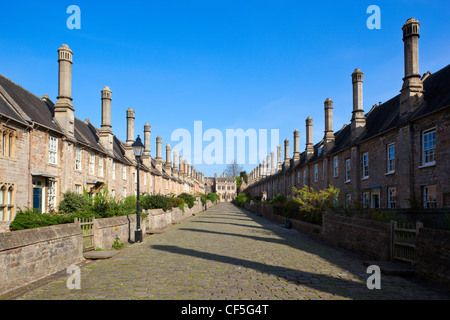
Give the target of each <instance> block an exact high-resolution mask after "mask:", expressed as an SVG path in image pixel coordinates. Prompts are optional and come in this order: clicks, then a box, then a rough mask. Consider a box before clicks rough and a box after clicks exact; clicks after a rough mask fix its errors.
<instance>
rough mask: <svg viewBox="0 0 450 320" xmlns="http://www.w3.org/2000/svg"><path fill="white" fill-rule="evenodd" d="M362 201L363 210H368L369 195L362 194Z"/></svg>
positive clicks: (366, 193)
mask: <svg viewBox="0 0 450 320" xmlns="http://www.w3.org/2000/svg"><path fill="white" fill-rule="evenodd" d="M362 201H363V208H364V209H368V208H369V193H368V192H363V197H362Z"/></svg>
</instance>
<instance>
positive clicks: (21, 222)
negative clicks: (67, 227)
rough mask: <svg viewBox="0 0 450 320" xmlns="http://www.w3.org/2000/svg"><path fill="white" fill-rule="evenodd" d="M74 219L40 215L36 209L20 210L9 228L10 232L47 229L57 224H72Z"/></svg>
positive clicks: (63, 216)
mask: <svg viewBox="0 0 450 320" xmlns="http://www.w3.org/2000/svg"><path fill="white" fill-rule="evenodd" d="M73 221H74V218H73V217H72V216H65V215H54V214H46V213H42V214H40V213H39V211H38V210H37V209H28V208H27V210H25V211H22V210H20V211H19V212H18V213H17V214H16V217H15V218H14V220H13V221H12V222H11V224H10V226H9V228H10V230H11V231H16V230H24V229H34V228H41V227H48V226H52V225H57V224H65V223H72V222H73Z"/></svg>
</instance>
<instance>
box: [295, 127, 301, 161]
mask: <svg viewBox="0 0 450 320" xmlns="http://www.w3.org/2000/svg"><path fill="white" fill-rule="evenodd" d="M293 158H294V161H298V160H300V132H299V131H298V130H295V131H294V154H293Z"/></svg>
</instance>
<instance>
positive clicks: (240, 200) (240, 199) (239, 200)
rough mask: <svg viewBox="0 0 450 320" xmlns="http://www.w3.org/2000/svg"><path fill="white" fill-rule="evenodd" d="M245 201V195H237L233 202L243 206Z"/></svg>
mask: <svg viewBox="0 0 450 320" xmlns="http://www.w3.org/2000/svg"><path fill="white" fill-rule="evenodd" d="M247 200H248V198H247V195H246V194H245V193H239V194H238V195H237V196H236V198H235V201H236V202H237V204H238V205H243V204H244V203H245V202H247Z"/></svg>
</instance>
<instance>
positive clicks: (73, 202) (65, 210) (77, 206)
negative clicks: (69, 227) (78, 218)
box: [58, 191, 90, 214]
mask: <svg viewBox="0 0 450 320" xmlns="http://www.w3.org/2000/svg"><path fill="white" fill-rule="evenodd" d="M89 205H90V201H89V199H88V198H87V197H86V196H84V195H82V194H78V193H75V192H73V191H69V192H66V193H65V194H64V195H63V199H62V200H61V202H60V203H59V207H58V211H59V213H61V214H71V213H79V212H84V211H86V210H88V207H89Z"/></svg>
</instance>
